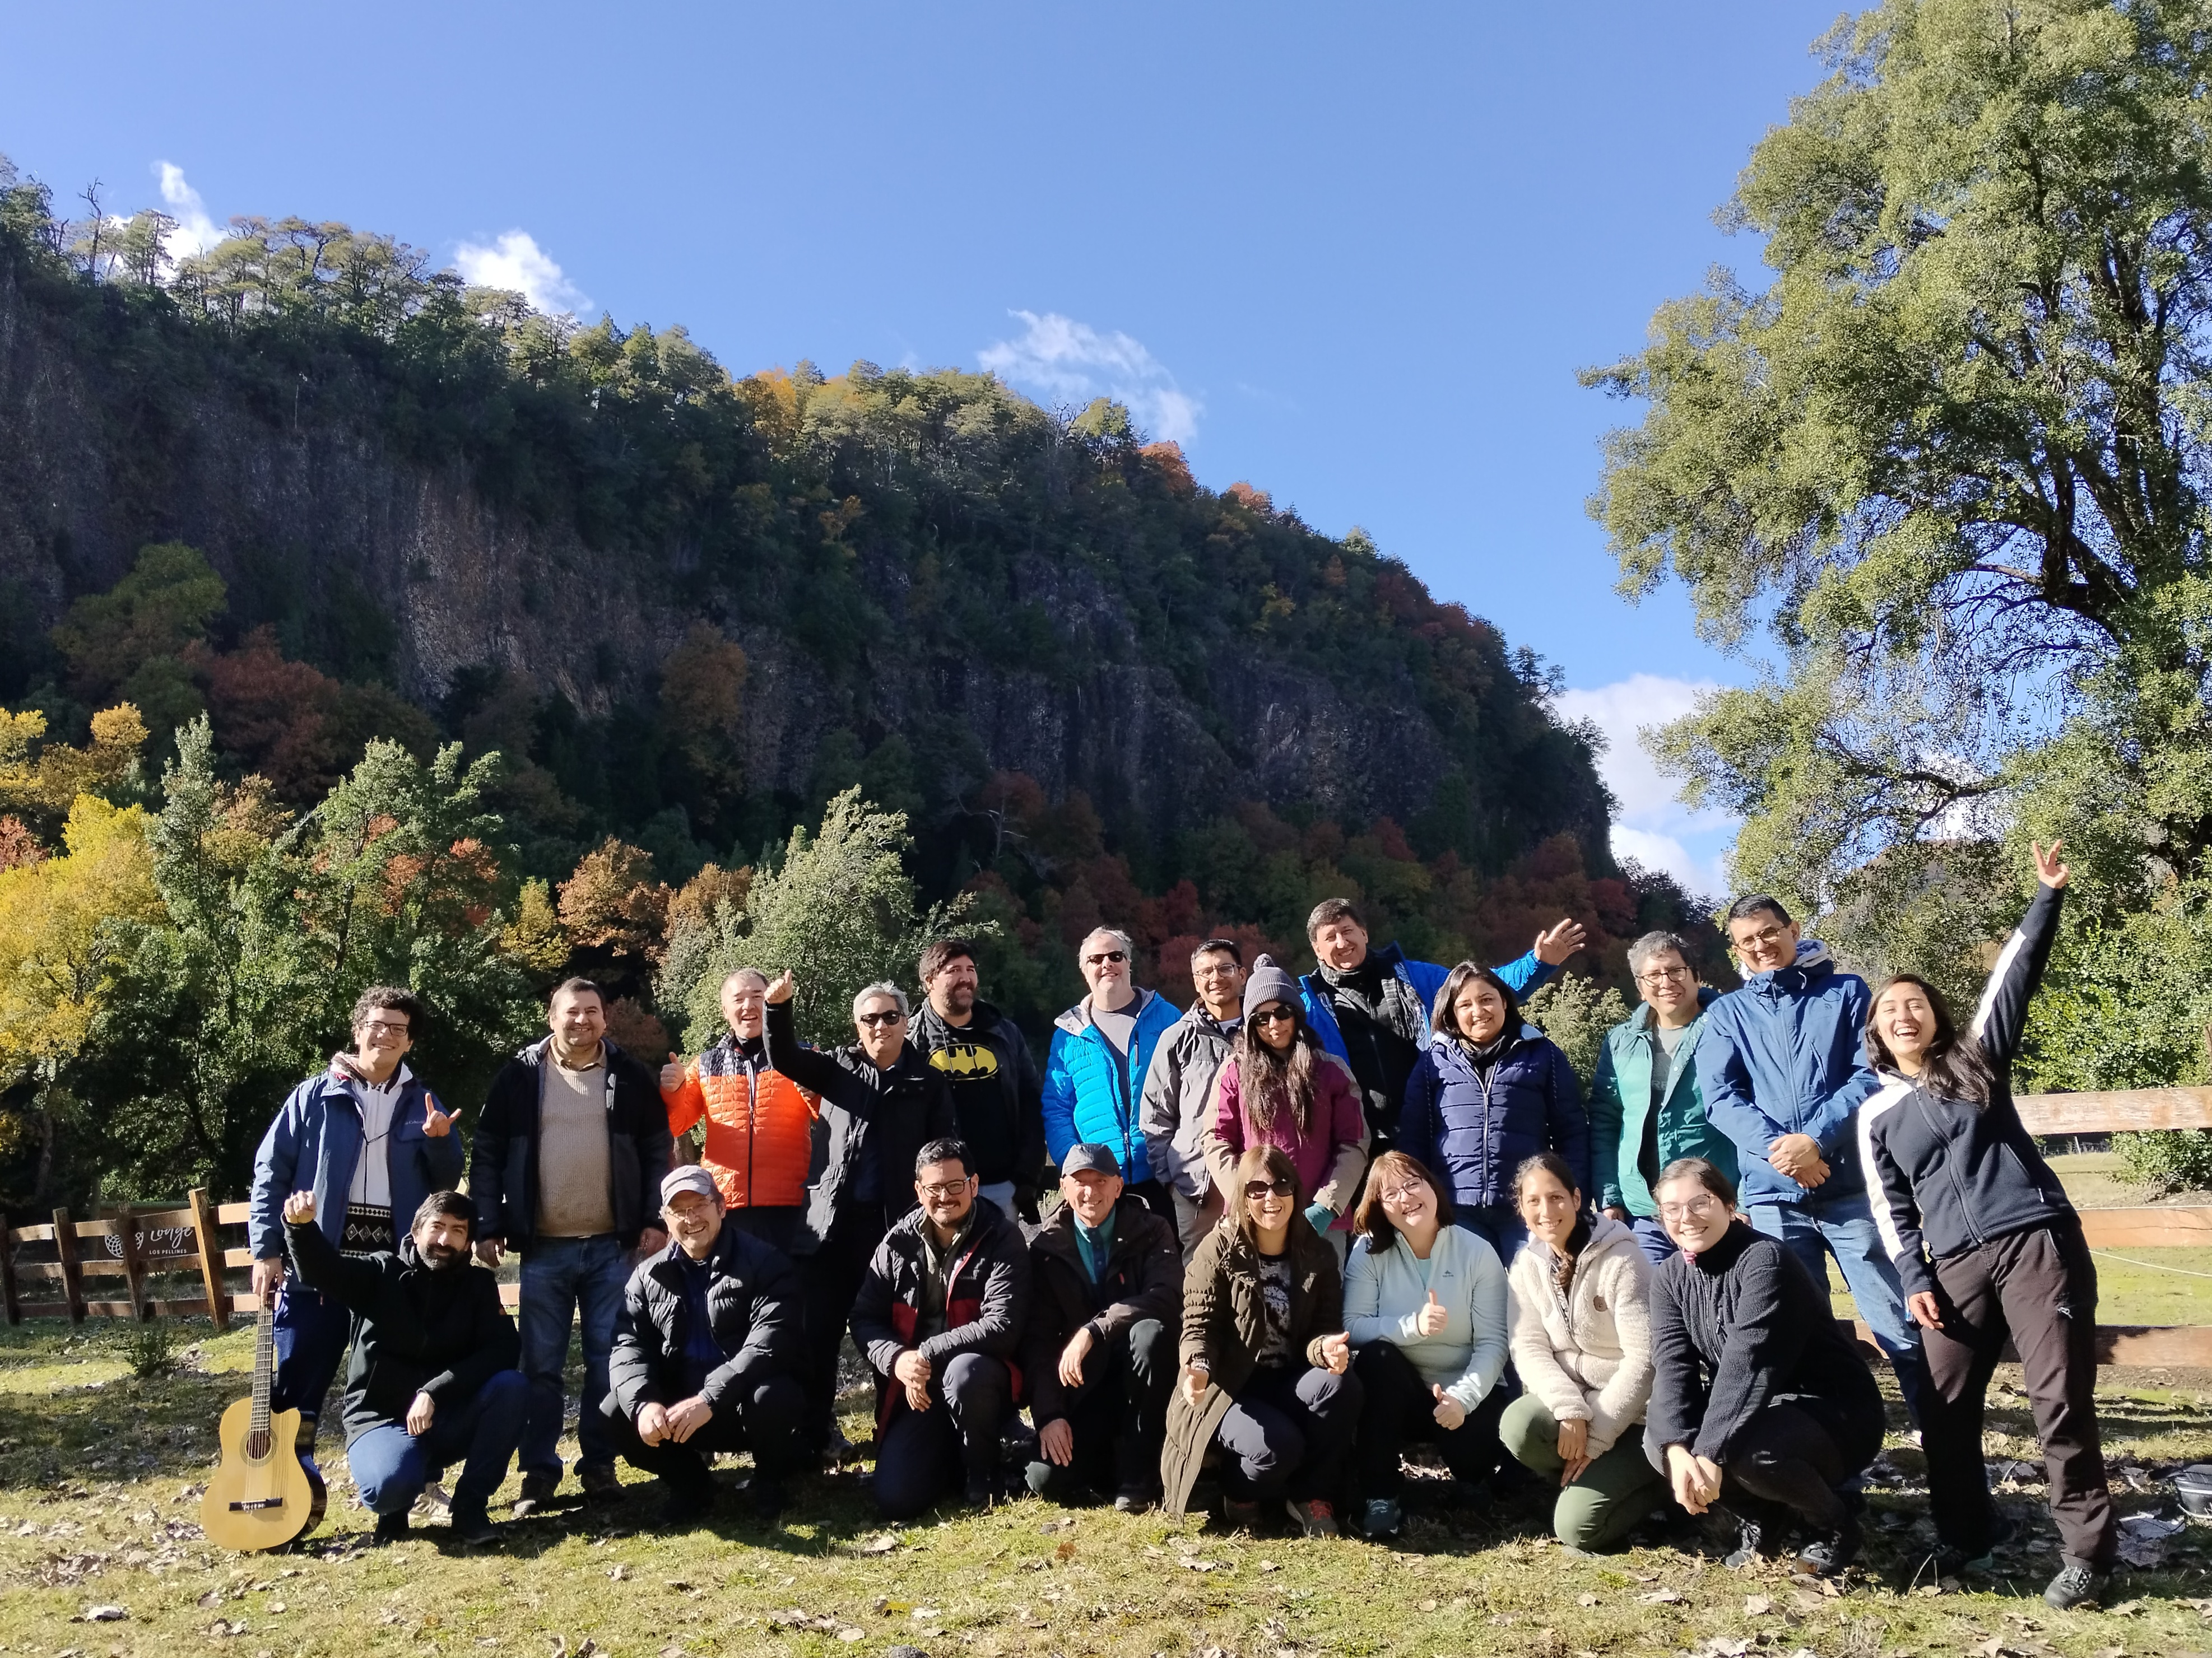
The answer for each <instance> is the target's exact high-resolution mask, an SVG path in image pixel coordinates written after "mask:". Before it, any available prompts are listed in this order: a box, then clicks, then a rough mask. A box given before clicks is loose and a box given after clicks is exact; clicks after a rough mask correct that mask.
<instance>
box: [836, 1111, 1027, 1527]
mask: <svg viewBox="0 0 2212 1658" xmlns="http://www.w3.org/2000/svg"><path fill="white" fill-rule="evenodd" d="M974 1169H975V1158H974V1157H972V1156H970V1155H969V1151H968V1147H967V1145H965V1144H964V1143H963V1142H962V1141H960V1140H950V1139H946V1140H932V1141H931V1142H930V1143H929V1144H928V1145H925V1146H923V1147H922V1148H921V1151H920V1152H919V1153H918V1154H917V1155H916V1156H915V1171H914V1191H915V1197H916V1198H918V1199H921V1207H920V1208H919V1209H916V1210H915V1211H914V1212H913V1213H911V1214H909V1215H908V1216H907V1217H906V1218H904V1219H903V1220H901V1221H900V1222H899V1223H898V1224H896V1225H895V1226H893V1227H892V1228H891V1230H890V1231H889V1232H888V1233H886V1234H885V1235H884V1241H883V1242H881V1243H880V1244H878V1245H877V1247H876V1254H875V1259H874V1260H872V1261H870V1262H869V1263H868V1272H867V1276H866V1278H862V1279H861V1280H860V1297H859V1299H858V1300H856V1301H855V1302H854V1304H853V1344H854V1345H855V1346H857V1347H858V1348H859V1349H860V1351H861V1353H862V1354H863V1355H865V1356H866V1358H867V1361H868V1363H869V1365H870V1367H871V1368H872V1369H873V1370H874V1371H875V1373H876V1478H875V1493H876V1504H877V1507H878V1508H879V1509H881V1510H882V1511H883V1514H884V1518H885V1519H888V1520H910V1519H912V1518H913V1517H914V1516H915V1515H918V1514H920V1513H921V1511H922V1510H923V1509H926V1508H927V1507H929V1505H930V1504H931V1503H934V1502H936V1501H937V1500H938V1498H939V1497H942V1496H944V1495H945V1494H946V1493H947V1492H948V1491H950V1490H951V1489H952V1487H953V1485H954V1483H955V1482H956V1481H959V1482H963V1485H964V1488H965V1491H966V1494H967V1500H968V1502H969V1505H970V1506H972V1507H977V1508H984V1507H988V1506H989V1505H990V1504H991V1503H994V1502H995V1501H996V1500H997V1499H998V1497H999V1496H1000V1490H999V1430H1000V1426H1001V1425H1002V1424H1004V1423H1005V1422H1006V1419H1007V1418H1009V1417H1011V1416H1012V1412H1013V1409H1014V1388H1015V1382H1016V1376H1015V1373H1014V1370H1013V1366H1012V1360H1013V1357H1014V1349H1015V1346H1016V1345H1017V1344H1018V1342H1019V1340H1020V1339H1021V1333H1022V1322H1023V1320H1024V1318H1026V1317H1027V1316H1028V1313H1029V1299H1030V1258H1029V1251H1028V1249H1027V1248H1026V1247H1025V1246H1024V1243H1023V1241H1022V1235H1021V1233H1020V1231H1019V1230H1018V1229H1017V1228H1016V1225H1015V1224H1014V1223H1013V1222H1012V1221H1010V1220H1008V1219H1007V1218H1006V1216H1005V1215H1004V1214H1002V1213H1001V1212H1000V1210H999V1208H998V1206H996V1205H995V1204H988V1203H978V1202H976V1201H975V1194H976V1189H977V1182H976V1178H975V1174H974V1172H973V1171H974Z"/></svg>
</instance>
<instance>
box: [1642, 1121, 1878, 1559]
mask: <svg viewBox="0 0 2212 1658" xmlns="http://www.w3.org/2000/svg"><path fill="white" fill-rule="evenodd" d="M1653 1196H1654V1197H1656V1199H1658V1204H1659V1218H1660V1220H1661V1221H1662V1223H1663V1224H1665V1226H1666V1228H1667V1236H1669V1237H1671V1238H1672V1239H1674V1247H1675V1248H1677V1249H1679V1250H1680V1251H1681V1253H1680V1254H1678V1255H1676V1256H1675V1257H1674V1259H1673V1260H1669V1261H1668V1263H1667V1264H1666V1265H1665V1266H1662V1267H1661V1268H1660V1269H1659V1272H1658V1276H1657V1278H1656V1279H1655V1280H1654V1282H1653V1284H1652V1290H1651V1364H1652V1376H1651V1403H1650V1407H1649V1411H1648V1414H1647V1416H1646V1423H1647V1426H1646V1430H1645V1432H1644V1443H1645V1445H1646V1446H1647V1447H1648V1448H1649V1451H1650V1456H1651V1457H1652V1459H1653V1461H1654V1462H1655V1463H1656V1465H1657V1466H1658V1467H1659V1468H1660V1470H1661V1472H1662V1473H1665V1475H1666V1476H1667V1479H1668V1484H1669V1485H1672V1486H1673V1487H1674V1500H1675V1501H1676V1502H1678V1503H1680V1504H1681V1505H1682V1506H1683V1507H1684V1508H1685V1509H1688V1510H1689V1511H1690V1512H1691V1513H1692V1514H1703V1513H1705V1510H1706V1509H1711V1508H1715V1507H1717V1508H1721V1509H1725V1510H1726V1511H1727V1512H1728V1513H1729V1514H1730V1515H1734V1516H1735V1520H1736V1521H1737V1523H1738V1525H1739V1526H1740V1527H1741V1545H1740V1546H1739V1547H1738V1548H1737V1550H1736V1552H1735V1553H1734V1554H1731V1555H1730V1556H1729V1559H1728V1564H1729V1565H1731V1566H1742V1565H1748V1564H1751V1563H1753V1561H1755V1560H1758V1559H1759V1558H1763V1557H1771V1556H1775V1555H1778V1554H1779V1553H1780V1552H1781V1543H1782V1539H1783V1535H1784V1533H1785V1532H1786V1531H1787V1530H1788V1529H1790V1527H1792V1526H1793V1525H1794V1526H1796V1527H1801V1528H1802V1529H1805V1530H1808V1531H1810V1532H1811V1533H1812V1538H1811V1540H1810V1541H1808V1543H1807V1544H1806V1545H1805V1546H1804V1547H1803V1548H1802V1549H1800V1550H1799V1551H1798V1556H1797V1558H1798V1561H1799V1563H1800V1564H1802V1566H1803V1567H1804V1569H1805V1570H1808V1571H1811V1572H1816V1573H1821V1574H1826V1573H1829V1572H1838V1571H1841V1570H1843V1569H1844V1567H1845V1566H1847V1565H1849V1564H1850V1563H1851V1562H1852V1561H1853V1560H1854V1559H1856V1558H1857V1557H1858V1552H1859V1543H1860V1536H1859V1523H1858V1520H1857V1517H1856V1516H1855V1515H1853V1514H1852V1512H1851V1508H1850V1503H1849V1501H1848V1500H1847V1499H1846V1498H1845V1497H1844V1495H1843V1494H1842V1492H1841V1491H1839V1490H1838V1487H1839V1486H1841V1485H1843V1484H1844V1481H1845V1480H1847V1479H1851V1478H1852V1477H1853V1476H1855V1475H1856V1474H1857V1473H1859V1472H1860V1471H1861V1470H1863V1468H1864V1467H1866V1466H1867V1464H1868V1463H1869V1462H1871V1461H1874V1458H1875V1452H1876V1451H1878V1450H1880V1449H1881V1434H1882V1426H1883V1419H1882V1408H1881V1389H1880V1388H1877V1387H1875V1380H1874V1373H1873V1372H1872V1371H1871V1370H1868V1369H1867V1364H1866V1360H1865V1359H1863V1358H1862V1357H1860V1356H1859V1350H1858V1344H1857V1343H1856V1342H1855V1341H1853V1340H1852V1339H1850V1337H1849V1336H1847V1335H1845V1334H1844V1333H1843V1331H1842V1330H1841V1329H1840V1328H1838V1326H1837V1323H1836V1318H1835V1314H1834V1313H1833V1311H1832V1310H1831V1309H1830V1307H1829V1305H1828V1290H1827V1286H1826V1284H1815V1283H1814V1282H1813V1275H1812V1274H1811V1273H1810V1272H1807V1271H1806V1270H1805V1266H1804V1263H1803V1262H1802V1261H1800V1260H1798V1259H1797V1257H1796V1256H1795V1255H1793V1254H1790V1251H1789V1250H1788V1249H1787V1248H1784V1246H1783V1245H1782V1244H1781V1243H1780V1242H1777V1241H1776V1240H1775V1239H1773V1238H1770V1237H1767V1236H1764V1235H1762V1234H1760V1233H1758V1232H1754V1231H1753V1230H1751V1228H1750V1227H1749V1226H1747V1225H1746V1224H1744V1223H1743V1222H1741V1221H1740V1220H1738V1219H1736V1218H1735V1182H1734V1181H1731V1180H1729V1177H1728V1176H1727V1175H1723V1174H1722V1173H1721V1171H1720V1170H1719V1169H1716V1168H1715V1167H1714V1166H1713V1165H1712V1164H1711V1163H1708V1162H1706V1161H1705V1159H1704V1158H1703V1157H1678V1158H1676V1159H1675V1160H1674V1162H1673V1163H1668V1165H1667V1166H1666V1167H1665V1168H1664V1169H1661V1170H1660V1171H1659V1182H1658V1185H1657V1186H1656V1187H1655V1188H1654V1189H1653Z"/></svg>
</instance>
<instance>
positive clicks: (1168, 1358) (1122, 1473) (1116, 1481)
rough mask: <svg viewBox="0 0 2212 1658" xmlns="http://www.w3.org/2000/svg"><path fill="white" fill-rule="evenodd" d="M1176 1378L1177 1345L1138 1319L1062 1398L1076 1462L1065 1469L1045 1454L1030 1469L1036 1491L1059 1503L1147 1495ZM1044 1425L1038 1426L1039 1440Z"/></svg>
mask: <svg viewBox="0 0 2212 1658" xmlns="http://www.w3.org/2000/svg"><path fill="white" fill-rule="evenodd" d="M1175 1378H1176V1339H1175V1338H1174V1337H1173V1336H1171V1335H1170V1334H1169V1333H1168V1330H1167V1327H1166V1326H1164V1325H1163V1324H1162V1323H1161V1322H1160V1321H1159V1320H1158V1319H1156V1318H1140V1319H1139V1320H1138V1321H1136V1322H1135V1323H1133V1324H1132V1325H1130V1326H1129V1327H1127V1328H1126V1329H1124V1330H1123V1331H1122V1332H1121V1333H1120V1334H1119V1335H1115V1336H1112V1337H1109V1338H1108V1339H1107V1340H1106V1341H1104V1342H1103V1343H1098V1344H1094V1345H1092V1347H1091V1351H1090V1352H1089V1353H1088V1354H1087V1355H1085V1357H1084V1361H1083V1385H1082V1386H1081V1387H1079V1388H1069V1389H1066V1391H1065V1392H1064V1394H1063V1395H1062V1396H1063V1398H1064V1399H1065V1400H1066V1417H1065V1418H1063V1419H1064V1420H1065V1421H1066V1423H1067V1425H1068V1427H1069V1429H1070V1430H1072V1431H1073V1434H1074V1436H1075V1446H1074V1452H1073V1455H1072V1456H1071V1457H1070V1458H1069V1460H1068V1463H1067V1466H1066V1467H1061V1466H1060V1464H1059V1463H1057V1462H1054V1461H1048V1460H1047V1459H1046V1458H1045V1457H1044V1456H1043V1455H1042V1454H1040V1455H1038V1456H1037V1457H1036V1459H1035V1460H1034V1461H1031V1462H1030V1466H1029V1485H1030V1490H1031V1491H1035V1492H1036V1494H1037V1495H1038V1496H1039V1497H1049V1498H1050V1499H1051V1500H1052V1501H1054V1502H1055V1503H1071V1502H1074V1501H1077V1500H1078V1499H1079V1498H1080V1497H1083V1496H1084V1495H1085V1493H1097V1494H1102V1495H1103V1493H1105V1492H1107V1491H1115V1492H1121V1491H1127V1492H1130V1493H1131V1494H1136V1493H1139V1492H1142V1493H1146V1494H1149V1493H1150V1492H1151V1491H1152V1490H1153V1489H1154V1488H1155V1487H1156V1486H1158V1484H1159V1483H1160V1441H1161V1439H1162V1438H1163V1437H1164V1435H1165V1432H1166V1429H1167V1415H1168V1391H1169V1389H1170V1388H1173V1387H1174V1386H1175ZM1045 1426H1046V1424H1044V1423H1042V1422H1040V1423H1038V1424H1037V1431H1038V1433H1039V1434H1040V1435H1042V1433H1043V1431H1044V1429H1045Z"/></svg>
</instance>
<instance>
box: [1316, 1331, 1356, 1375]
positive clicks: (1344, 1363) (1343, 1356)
mask: <svg viewBox="0 0 2212 1658" xmlns="http://www.w3.org/2000/svg"><path fill="white" fill-rule="evenodd" d="M1321 1362H1322V1363H1323V1364H1324V1365H1326V1366H1327V1367H1328V1369H1329V1370H1331V1371H1332V1372H1334V1374H1335V1375H1338V1376H1342V1375H1343V1374H1344V1373H1345V1371H1346V1370H1349V1369H1351V1368H1352V1338H1351V1337H1350V1336H1348V1335H1346V1333H1344V1332H1343V1331H1341V1330H1339V1331H1338V1332H1337V1333H1335V1334H1334V1335H1327V1336H1323V1337H1322V1339H1321Z"/></svg>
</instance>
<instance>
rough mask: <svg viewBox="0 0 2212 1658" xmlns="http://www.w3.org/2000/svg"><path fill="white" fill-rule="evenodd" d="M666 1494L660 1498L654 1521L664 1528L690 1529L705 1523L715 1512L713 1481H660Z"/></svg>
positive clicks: (671, 1529)
mask: <svg viewBox="0 0 2212 1658" xmlns="http://www.w3.org/2000/svg"><path fill="white" fill-rule="evenodd" d="M660 1488H661V1490H662V1491H663V1492H664V1493H665V1495H664V1496H663V1497H661V1499H660V1511H659V1514H658V1515H655V1516H654V1521H653V1523H654V1524H655V1525H657V1526H659V1527H662V1528H663V1529H664V1530H668V1531H689V1530H690V1529H691V1528H692V1527H695V1526H699V1525H703V1524H704V1523H705V1522H706V1521H708V1520H709V1519H711V1518H713V1516H714V1484H713V1482H712V1481H708V1482H705V1483H702V1484H701V1485H696V1486H693V1485H671V1484H669V1482H668V1481H667V1480H665V1479H664V1480H662V1481H661V1482H660Z"/></svg>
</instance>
